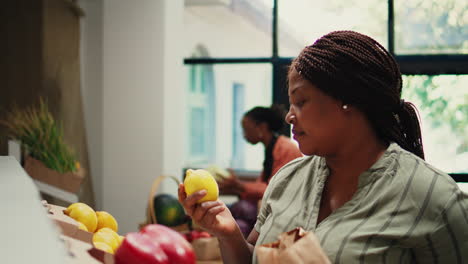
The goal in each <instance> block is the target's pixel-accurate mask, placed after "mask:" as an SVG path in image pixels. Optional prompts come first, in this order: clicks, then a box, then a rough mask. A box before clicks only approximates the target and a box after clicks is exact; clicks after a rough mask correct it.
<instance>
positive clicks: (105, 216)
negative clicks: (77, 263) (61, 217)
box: [64, 203, 123, 254]
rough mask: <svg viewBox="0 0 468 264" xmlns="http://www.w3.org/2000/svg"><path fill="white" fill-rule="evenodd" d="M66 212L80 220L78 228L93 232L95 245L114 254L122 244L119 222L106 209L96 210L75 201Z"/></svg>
mask: <svg viewBox="0 0 468 264" xmlns="http://www.w3.org/2000/svg"><path fill="white" fill-rule="evenodd" d="M64 213H65V214H66V215H68V216H69V217H71V218H73V219H75V220H76V221H77V222H78V228H79V229H82V230H84V231H88V232H91V233H94V234H93V245H94V246H95V247H96V248H98V249H101V250H103V251H106V252H108V253H111V254H114V252H115V251H116V250H117V248H118V247H119V246H120V245H121V244H122V241H123V236H120V235H119V234H118V233H117V231H118V224H117V221H116V220H115V218H114V217H113V216H112V215H111V214H110V213H108V212H106V211H97V212H96V211H94V209H93V208H91V207H90V206H89V205H87V204H85V203H73V204H71V205H70V206H68V207H67V209H65V210H64Z"/></svg>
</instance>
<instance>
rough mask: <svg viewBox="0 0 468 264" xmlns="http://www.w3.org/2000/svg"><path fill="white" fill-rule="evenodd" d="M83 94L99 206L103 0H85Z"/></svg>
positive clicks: (90, 156)
mask: <svg viewBox="0 0 468 264" xmlns="http://www.w3.org/2000/svg"><path fill="white" fill-rule="evenodd" d="M79 5H80V6H81V7H82V8H83V9H84V10H85V12H86V16H85V17H84V18H82V19H81V21H80V22H81V25H80V26H81V43H80V47H81V54H80V55H81V95H82V98H83V108H84V116H85V128H86V137H87V142H88V155H89V161H90V162H89V165H90V166H91V168H88V169H89V170H90V171H91V177H92V179H91V180H92V184H93V190H94V198H95V203H96V208H102V199H103V196H102V174H103V171H102V132H103V131H102V110H103V109H102V100H103V98H102V1H94V0H81V1H80V2H79Z"/></svg>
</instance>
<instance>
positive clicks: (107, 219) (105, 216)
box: [96, 211, 119, 232]
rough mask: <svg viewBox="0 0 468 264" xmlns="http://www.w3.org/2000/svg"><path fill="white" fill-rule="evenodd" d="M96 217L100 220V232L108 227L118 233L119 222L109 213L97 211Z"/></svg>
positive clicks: (98, 226)
mask: <svg viewBox="0 0 468 264" xmlns="http://www.w3.org/2000/svg"><path fill="white" fill-rule="evenodd" d="M96 216H97V219H98V223H97V228H96V230H99V229H101V228H104V227H108V228H110V229H112V230H114V231H115V232H117V231H118V230H119V225H118V224H117V221H116V220H115V218H114V217H113V216H112V215H111V214H109V213H108V212H106V211H97V212H96Z"/></svg>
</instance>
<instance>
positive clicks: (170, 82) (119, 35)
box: [80, 0, 185, 234]
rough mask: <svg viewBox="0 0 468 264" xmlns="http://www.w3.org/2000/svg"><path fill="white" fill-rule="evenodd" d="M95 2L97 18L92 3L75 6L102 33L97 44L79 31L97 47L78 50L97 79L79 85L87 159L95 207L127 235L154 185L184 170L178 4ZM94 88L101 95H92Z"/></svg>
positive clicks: (178, 0)
mask: <svg viewBox="0 0 468 264" xmlns="http://www.w3.org/2000/svg"><path fill="white" fill-rule="evenodd" d="M91 2H93V3H91ZM100 2H102V6H101V7H102V11H100V12H99V11H97V10H86V9H92V8H94V7H96V6H100V4H98V3H94V1H91V0H83V1H82V3H80V4H81V5H82V7H83V8H85V11H86V12H87V17H85V18H84V20H86V21H87V22H84V24H85V25H86V23H90V24H89V25H88V29H90V28H93V29H95V27H96V28H99V27H100V28H101V30H102V34H101V37H102V43H100V41H99V34H92V33H93V31H92V30H86V28H87V27H84V28H83V32H84V35H85V36H84V37H83V41H84V42H86V43H94V44H95V45H91V44H89V45H87V44H85V45H83V47H84V51H83V58H84V60H83V65H84V66H83V67H84V68H83V69H84V72H86V73H88V70H89V69H90V68H91V69H93V67H96V68H97V69H96V71H93V73H94V74H95V75H96V76H95V77H94V78H91V77H89V75H90V74H89V73H88V74H87V75H85V76H84V78H83V87H84V88H83V90H84V91H83V97H84V101H85V107H86V112H85V114H86V117H85V118H86V122H87V126H89V124H91V128H88V130H87V131H88V133H89V135H88V137H89V138H90V140H89V141H90V144H93V142H94V143H96V145H95V146H91V147H94V148H90V152H92V153H90V157H91V158H90V159H91V166H92V168H91V169H92V170H93V168H95V170H97V171H98V173H96V174H93V176H94V177H95V179H94V181H95V182H96V183H95V185H96V188H95V192H96V197H97V200H99V199H102V201H101V202H100V203H98V204H99V205H100V208H98V209H99V210H106V211H108V212H110V213H111V214H113V215H114V216H115V217H116V219H117V221H118V222H119V233H121V234H125V233H127V232H130V231H136V230H137V228H138V223H139V222H141V221H143V220H144V218H145V207H146V203H147V199H148V193H149V191H150V187H151V183H152V182H153V180H154V179H155V178H156V177H157V176H158V175H161V174H173V175H177V176H180V172H181V170H182V160H180V157H182V156H183V153H184V152H183V151H184V150H183V146H184V142H183V141H182V140H181V139H182V138H183V136H182V135H183V129H184V128H183V124H184V122H183V117H184V115H183V111H184V109H185V108H184V107H183V106H184V105H185V102H184V100H185V99H184V98H183V96H182V95H183V84H184V81H183V78H182V76H184V75H183V70H184V69H183V64H182V63H183V62H182V50H181V49H180V48H179V45H181V41H180V39H181V35H180V32H181V28H182V12H183V1H182V0H160V1H154V0H139V1H127V0H102V1H100ZM99 13H100V14H101V21H100V20H99V19H98V18H99ZM100 45H102V52H100V51H98V50H99V46H100ZM87 49H93V52H91V51H89V50H87ZM94 49H95V50H94ZM99 53H100V54H99ZM91 54H92V56H91ZM99 60H101V66H99V63H96V61H99ZM99 79H100V80H101V83H100V82H99ZM93 86H94V87H95V89H96V90H100V91H96V90H92V91H90V90H91V89H92V88H91V87H93ZM96 94H97V95H98V97H99V94H100V95H101V99H99V98H95V97H94V96H95V95H96ZM91 109H93V110H91ZM100 121H101V122H100ZM99 123H100V124H99ZM93 125H94V126H95V127H93ZM100 130H101V131H102V132H100ZM99 143H100V145H99ZM101 166H102V168H99V167H101ZM96 168H97V169H96ZM99 170H102V173H99ZM99 185H101V186H99ZM165 185H167V186H170V187H166V190H163V191H167V190H168V189H170V190H169V191H173V192H174V191H175V185H168V184H165ZM174 194H175V193H174ZM101 197H102V198H101Z"/></svg>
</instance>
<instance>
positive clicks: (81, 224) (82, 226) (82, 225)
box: [78, 222, 88, 231]
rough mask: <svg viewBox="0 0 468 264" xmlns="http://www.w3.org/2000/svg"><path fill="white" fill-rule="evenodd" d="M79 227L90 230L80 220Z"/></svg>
mask: <svg viewBox="0 0 468 264" xmlns="http://www.w3.org/2000/svg"><path fill="white" fill-rule="evenodd" d="M78 229H81V230H84V231H88V228H87V227H86V226H85V225H84V224H83V223H81V222H78Z"/></svg>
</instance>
